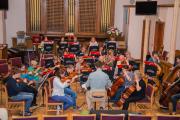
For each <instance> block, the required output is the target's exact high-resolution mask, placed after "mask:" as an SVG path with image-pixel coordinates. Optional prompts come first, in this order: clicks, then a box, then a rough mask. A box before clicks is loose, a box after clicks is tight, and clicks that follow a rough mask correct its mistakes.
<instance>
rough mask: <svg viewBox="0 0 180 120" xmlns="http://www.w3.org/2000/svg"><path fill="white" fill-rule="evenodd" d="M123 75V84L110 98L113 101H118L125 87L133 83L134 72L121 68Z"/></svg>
mask: <svg viewBox="0 0 180 120" xmlns="http://www.w3.org/2000/svg"><path fill="white" fill-rule="evenodd" d="M122 71H123V77H124V84H123V85H122V86H120V87H119V88H118V90H117V91H116V93H115V95H114V96H113V97H112V98H111V100H113V101H115V102H116V101H118V100H119V99H120V97H121V95H122V93H123V92H124V90H125V89H126V88H128V87H129V86H131V85H132V84H133V83H134V80H133V79H134V72H132V71H130V70H128V69H127V68H123V70H122Z"/></svg>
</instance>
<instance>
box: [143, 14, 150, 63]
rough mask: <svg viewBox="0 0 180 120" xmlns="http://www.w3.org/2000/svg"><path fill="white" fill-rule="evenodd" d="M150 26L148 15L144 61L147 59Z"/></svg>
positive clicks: (146, 19)
mask: <svg viewBox="0 0 180 120" xmlns="http://www.w3.org/2000/svg"><path fill="white" fill-rule="evenodd" d="M149 27H150V18H149V16H146V18H145V34H144V51H143V61H145V60H146V55H147V53H148V43H149V32H150V30H149Z"/></svg>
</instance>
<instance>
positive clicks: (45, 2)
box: [26, 0, 115, 37]
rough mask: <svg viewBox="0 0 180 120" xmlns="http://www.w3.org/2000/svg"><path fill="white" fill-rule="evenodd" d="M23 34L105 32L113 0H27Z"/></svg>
mask: <svg viewBox="0 0 180 120" xmlns="http://www.w3.org/2000/svg"><path fill="white" fill-rule="evenodd" d="M26 5H27V7H26V8H27V9H26V11H27V16H26V17H27V34H28V35H32V34H39V33H42V34H48V35H64V33H67V32H73V33H75V34H76V35H77V36H104V37H105V36H106V33H105V32H106V30H107V28H108V27H110V26H113V25H114V6H115V0H27V2H26Z"/></svg>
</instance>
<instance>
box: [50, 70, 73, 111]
mask: <svg viewBox="0 0 180 120" xmlns="http://www.w3.org/2000/svg"><path fill="white" fill-rule="evenodd" d="M64 74H65V73H64V71H62V70H60V69H58V70H56V72H55V75H56V77H55V78H54V80H53V92H52V97H51V98H52V99H53V100H55V101H58V102H63V103H64V106H63V107H64V108H63V109H64V110H67V109H68V108H69V107H74V108H76V99H74V98H73V97H72V96H70V95H69V91H68V90H67V87H68V86H69V85H70V84H71V81H70V80H66V81H65V82H63V81H62V78H63V77H64Z"/></svg>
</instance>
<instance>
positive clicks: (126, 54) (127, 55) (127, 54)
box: [125, 51, 134, 62]
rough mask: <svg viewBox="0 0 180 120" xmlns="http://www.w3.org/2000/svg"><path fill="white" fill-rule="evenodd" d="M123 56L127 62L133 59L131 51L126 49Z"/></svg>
mask: <svg viewBox="0 0 180 120" xmlns="http://www.w3.org/2000/svg"><path fill="white" fill-rule="evenodd" d="M125 57H126V60H127V61H128V62H129V61H134V58H133V57H132V56H131V53H130V52H129V51H126V53H125Z"/></svg>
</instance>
